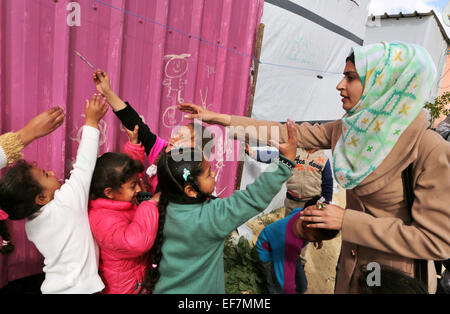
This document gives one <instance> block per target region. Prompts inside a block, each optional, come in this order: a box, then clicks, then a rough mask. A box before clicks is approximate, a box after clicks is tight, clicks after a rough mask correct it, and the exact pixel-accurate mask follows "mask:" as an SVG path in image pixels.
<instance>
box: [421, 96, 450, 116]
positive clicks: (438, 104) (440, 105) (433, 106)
mask: <svg viewBox="0 0 450 314" xmlns="http://www.w3.org/2000/svg"><path fill="white" fill-rule="evenodd" d="M449 103H450V92H445V93H444V94H442V95H441V96H439V97H437V98H436V99H435V100H434V103H426V104H425V109H427V110H428V111H429V112H430V115H431V119H432V121H434V120H436V119H438V118H439V117H440V116H442V115H444V116H448V115H449V114H450V109H446V108H445V107H446V105H447V104H449Z"/></svg>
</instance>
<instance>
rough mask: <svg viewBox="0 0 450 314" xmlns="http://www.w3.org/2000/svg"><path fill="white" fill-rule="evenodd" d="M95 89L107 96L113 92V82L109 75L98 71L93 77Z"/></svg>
mask: <svg viewBox="0 0 450 314" xmlns="http://www.w3.org/2000/svg"><path fill="white" fill-rule="evenodd" d="M93 78H94V83H95V87H96V88H97V91H98V92H99V93H100V94H102V95H103V96H106V95H107V94H108V93H110V92H111V91H112V89H111V80H110V79H109V76H108V74H107V73H106V72H105V71H102V70H98V71H96V72H95V73H94V75H93Z"/></svg>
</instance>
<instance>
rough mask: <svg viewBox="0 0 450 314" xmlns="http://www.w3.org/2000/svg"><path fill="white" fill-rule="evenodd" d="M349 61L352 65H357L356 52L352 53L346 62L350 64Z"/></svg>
mask: <svg viewBox="0 0 450 314" xmlns="http://www.w3.org/2000/svg"><path fill="white" fill-rule="evenodd" d="M348 61H350V62H351V63H353V64H355V53H354V52H352V53H351V54H350V55H349V56H348V57H347V59H345V62H348Z"/></svg>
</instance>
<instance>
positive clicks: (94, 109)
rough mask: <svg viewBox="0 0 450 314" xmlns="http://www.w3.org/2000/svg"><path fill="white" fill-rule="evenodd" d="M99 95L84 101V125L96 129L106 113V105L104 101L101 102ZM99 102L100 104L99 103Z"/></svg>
mask: <svg viewBox="0 0 450 314" xmlns="http://www.w3.org/2000/svg"><path fill="white" fill-rule="evenodd" d="M101 98H102V97H101V95H98V94H94V95H93V96H92V99H91V100H90V101H89V100H87V99H86V125H89V126H92V127H94V128H97V129H98V122H99V121H100V120H101V119H102V118H103V117H104V116H105V114H106V113H107V112H108V109H109V107H108V105H106V99H105V98H103V101H101ZM100 101H101V102H100Z"/></svg>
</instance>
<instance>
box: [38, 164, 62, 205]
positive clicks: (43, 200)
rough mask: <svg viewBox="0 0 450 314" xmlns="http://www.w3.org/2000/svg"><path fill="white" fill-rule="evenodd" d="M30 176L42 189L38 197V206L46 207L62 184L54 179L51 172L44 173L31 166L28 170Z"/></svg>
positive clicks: (53, 174)
mask: <svg viewBox="0 0 450 314" xmlns="http://www.w3.org/2000/svg"><path fill="white" fill-rule="evenodd" d="M30 172H31V176H32V177H33V179H34V180H36V182H37V183H39V185H40V186H41V187H42V190H43V191H42V193H41V195H39V196H38V201H37V202H36V203H37V204H38V205H42V206H43V205H46V204H47V203H49V202H50V201H51V200H53V198H54V196H55V192H56V190H59V189H60V188H61V185H62V183H61V182H60V181H59V180H58V179H57V178H56V177H55V173H54V172H53V171H45V170H43V169H41V168H39V167H36V166H33V167H32V168H31V169H30Z"/></svg>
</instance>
